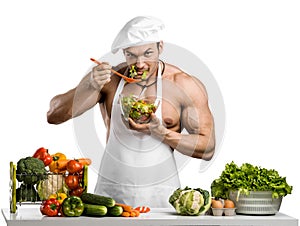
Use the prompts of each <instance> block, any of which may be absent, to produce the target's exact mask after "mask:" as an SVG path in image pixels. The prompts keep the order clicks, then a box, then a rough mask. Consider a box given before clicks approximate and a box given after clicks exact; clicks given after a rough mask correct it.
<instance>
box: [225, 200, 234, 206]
mask: <svg viewBox="0 0 300 226" xmlns="http://www.w3.org/2000/svg"><path fill="white" fill-rule="evenodd" d="M234 207H235V205H234V202H233V201H232V200H230V199H226V200H225V201H224V208H234Z"/></svg>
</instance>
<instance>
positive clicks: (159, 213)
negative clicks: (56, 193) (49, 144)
mask: <svg viewBox="0 0 300 226" xmlns="http://www.w3.org/2000/svg"><path fill="white" fill-rule="evenodd" d="M2 214H3V216H4V218H5V221H6V223H7V226H35V225H36V226H38V225H39V226H57V225H64V226H67V225H71V226H87V225H88V226H92V225H97V226H102V225H105V226H108V225H109V226H117V225H122V226H127V225H149V226H150V225H151V226H156V225H163V226H175V225H268V226H297V225H298V220H297V219H295V218H292V217H290V216H287V215H285V214H282V213H277V214H276V215H272V216H246V215H235V216H210V215H205V216H179V215H177V214H176V213H175V210H174V209H153V210H151V212H149V213H147V214H141V215H140V216H139V217H135V218H124V217H84V216H81V217H46V216H42V215H41V213H40V211H39V208H38V207H36V206H35V207H32V206H31V207H21V208H20V207H19V208H18V211H17V213H15V214H11V213H10V211H9V209H2Z"/></svg>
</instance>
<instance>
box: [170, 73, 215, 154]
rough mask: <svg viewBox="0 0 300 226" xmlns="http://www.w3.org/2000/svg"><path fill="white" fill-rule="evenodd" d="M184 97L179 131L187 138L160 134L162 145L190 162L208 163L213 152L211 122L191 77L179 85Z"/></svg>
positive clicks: (203, 92)
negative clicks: (184, 130) (182, 155)
mask: <svg viewBox="0 0 300 226" xmlns="http://www.w3.org/2000/svg"><path fill="white" fill-rule="evenodd" d="M181 85H182V87H183V89H184V93H185V95H186V97H185V98H184V102H183V104H182V112H181V127H182V128H185V129H186V130H187V132H188V133H189V134H182V133H177V132H175V131H172V130H167V129H166V130H165V131H164V134H165V136H164V143H166V144H168V145H169V146H171V147H172V148H173V149H176V150H177V151H179V152H181V153H182V154H184V155H188V156H191V157H194V158H200V159H204V160H210V159H211V158H212V157H213V154H214V150H215V133H214V120H213V116H212V114H211V112H210V109H209V106H208V97H207V93H206V90H205V87H204V85H203V84H202V83H201V82H200V81H199V80H197V79H196V78H193V77H186V78H185V79H184V80H183V82H182V83H181Z"/></svg>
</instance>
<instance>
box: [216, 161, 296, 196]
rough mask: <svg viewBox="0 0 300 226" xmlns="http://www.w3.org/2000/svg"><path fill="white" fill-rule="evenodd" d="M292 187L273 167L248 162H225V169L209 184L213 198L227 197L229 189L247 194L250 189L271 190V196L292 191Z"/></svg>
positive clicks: (283, 194)
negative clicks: (263, 166) (268, 167)
mask: <svg viewBox="0 0 300 226" xmlns="http://www.w3.org/2000/svg"><path fill="white" fill-rule="evenodd" d="M292 189H293V187H292V186H290V185H289V184H288V183H287V182H286V178H285V177H281V176H280V175H279V174H278V172H277V171H276V170H274V169H271V170H268V169H265V168H262V167H259V166H254V165H251V164H249V163H244V164H242V165H241V166H240V167H239V166H238V165H236V164H235V163H234V162H231V163H227V164H226V165H225V170H224V171H223V172H222V173H221V175H220V177H219V178H218V179H215V180H214V181H213V182H212V184H211V194H212V196H213V197H215V198H223V199H226V198H229V193H230V191H236V190H237V191H239V192H240V193H242V194H246V195H248V194H249V192H250V191H272V197H273V198H279V197H283V196H286V195H287V194H291V193H292Z"/></svg>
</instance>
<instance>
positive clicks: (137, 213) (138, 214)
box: [131, 209, 140, 217]
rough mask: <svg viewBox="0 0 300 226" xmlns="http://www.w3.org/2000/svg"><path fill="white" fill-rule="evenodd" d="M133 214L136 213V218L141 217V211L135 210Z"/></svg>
mask: <svg viewBox="0 0 300 226" xmlns="http://www.w3.org/2000/svg"><path fill="white" fill-rule="evenodd" d="M131 213H134V215H135V217H138V216H140V211H138V210H135V209H133V210H132V211H131Z"/></svg>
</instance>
